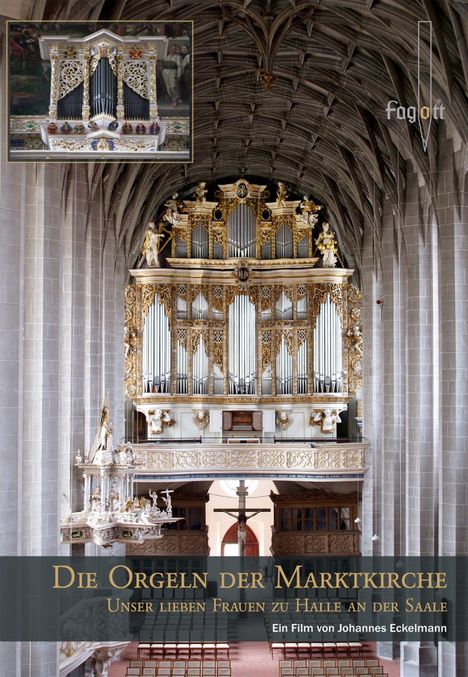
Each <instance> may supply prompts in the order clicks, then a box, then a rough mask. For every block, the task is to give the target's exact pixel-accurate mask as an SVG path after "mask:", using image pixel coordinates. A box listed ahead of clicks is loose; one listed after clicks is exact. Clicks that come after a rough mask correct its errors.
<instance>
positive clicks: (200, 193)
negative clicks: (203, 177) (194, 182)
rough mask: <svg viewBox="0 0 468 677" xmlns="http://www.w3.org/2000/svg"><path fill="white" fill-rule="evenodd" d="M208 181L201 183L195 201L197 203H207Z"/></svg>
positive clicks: (196, 191)
mask: <svg viewBox="0 0 468 677" xmlns="http://www.w3.org/2000/svg"><path fill="white" fill-rule="evenodd" d="M205 186H206V181H200V183H199V184H198V186H197V188H196V190H195V193H194V195H195V200H196V201H197V202H206V197H205V196H206V194H207V192H208V191H207V189H206V187H205Z"/></svg>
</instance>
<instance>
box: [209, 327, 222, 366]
mask: <svg viewBox="0 0 468 677" xmlns="http://www.w3.org/2000/svg"><path fill="white" fill-rule="evenodd" d="M212 339H213V340H212V359H213V363H214V364H216V366H217V367H219V369H220V371H221V373H222V372H223V360H224V330H223V329H213V332H212Z"/></svg>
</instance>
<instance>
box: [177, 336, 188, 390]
mask: <svg viewBox="0 0 468 677" xmlns="http://www.w3.org/2000/svg"><path fill="white" fill-rule="evenodd" d="M177 392H178V393H182V394H187V393H188V384H187V351H186V350H185V348H184V346H183V345H182V344H181V343H180V341H177Z"/></svg>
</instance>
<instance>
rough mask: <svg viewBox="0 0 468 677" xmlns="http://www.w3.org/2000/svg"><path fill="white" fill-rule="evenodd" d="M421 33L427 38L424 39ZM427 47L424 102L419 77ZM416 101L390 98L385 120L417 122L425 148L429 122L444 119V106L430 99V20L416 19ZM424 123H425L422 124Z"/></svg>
mask: <svg viewBox="0 0 468 677" xmlns="http://www.w3.org/2000/svg"><path fill="white" fill-rule="evenodd" d="M423 33H426V35H427V38H426V40H424V37H423ZM427 47H428V48H429V72H428V75H429V78H428V79H427V75H426V78H425V82H424V85H425V89H426V97H428V98H427V102H424V98H426V97H424V96H423V80H422V77H421V70H422V61H423V52H424V49H425V48H426V49H427ZM417 85H418V102H417V105H416V106H402V105H400V103H399V101H397V100H396V99H392V100H390V101H388V102H387V107H386V113H387V120H391V119H397V120H407V121H408V122H410V123H411V124H414V123H415V122H418V125H419V132H420V134H421V140H422V144H423V148H424V150H425V151H426V150H427V144H428V141H429V134H430V131H431V124H432V121H433V120H444V119H445V106H444V104H443V103H433V101H432V21H418V82H417ZM423 123H425V124H423Z"/></svg>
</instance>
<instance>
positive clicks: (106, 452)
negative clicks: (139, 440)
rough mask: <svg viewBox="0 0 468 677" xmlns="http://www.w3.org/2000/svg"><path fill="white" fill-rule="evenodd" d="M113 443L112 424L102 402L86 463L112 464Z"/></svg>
mask: <svg viewBox="0 0 468 677" xmlns="http://www.w3.org/2000/svg"><path fill="white" fill-rule="evenodd" d="M113 453H114V441H113V436H112V424H111V422H110V419H109V405H108V403H107V400H105V401H104V404H103V405H102V411H101V420H100V422H99V429H98V431H97V433H96V437H95V438H94V442H93V444H92V446H91V449H90V450H89V453H88V458H87V462H88V463H95V464H97V465H109V464H111V463H112V462H113Z"/></svg>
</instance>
